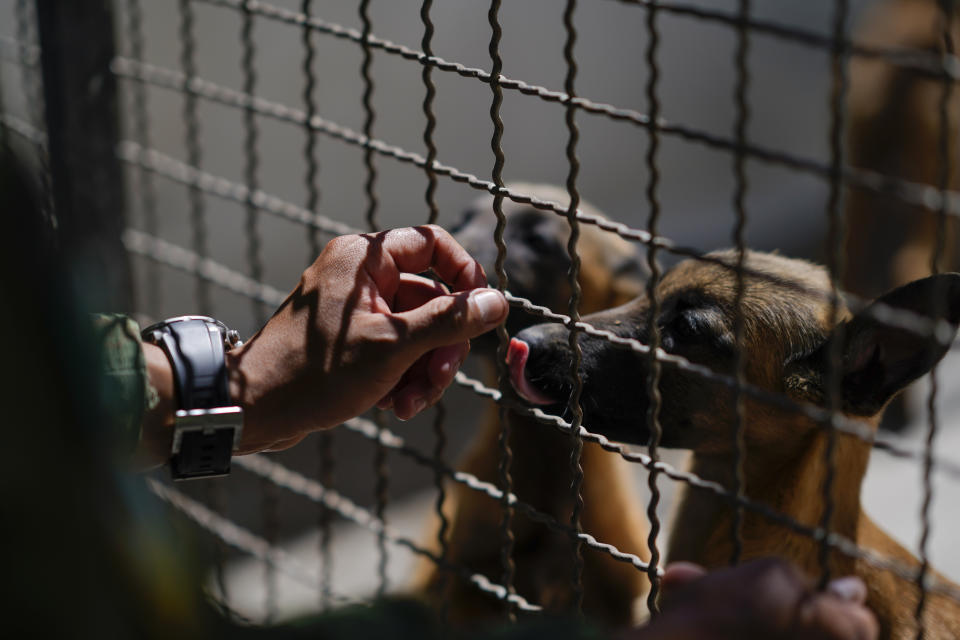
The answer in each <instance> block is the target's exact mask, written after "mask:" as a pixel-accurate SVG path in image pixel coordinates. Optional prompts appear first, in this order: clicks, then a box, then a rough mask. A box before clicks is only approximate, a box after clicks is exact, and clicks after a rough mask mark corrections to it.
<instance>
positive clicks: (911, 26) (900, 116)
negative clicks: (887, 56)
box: [844, 0, 960, 298]
mask: <svg viewBox="0 0 960 640" xmlns="http://www.w3.org/2000/svg"><path fill="white" fill-rule="evenodd" d="M942 13H943V12H942V9H940V8H939V7H938V6H937V2H936V1H935V0H888V1H887V2H882V3H880V4H878V5H876V7H874V8H873V9H872V10H871V11H870V12H869V13H868V14H867V20H866V21H865V22H864V24H863V26H862V28H860V29H859V30H858V33H857V35H856V38H855V41H856V42H858V43H861V44H864V45H868V46H876V47H884V48H893V49H906V50H916V51H921V52H924V53H928V54H931V56H930V57H931V59H934V60H936V56H939V55H940V54H941V53H942V52H943V50H944V42H943V37H942V34H941V30H942V28H943V26H942V24H943V23H942V20H941V16H942ZM951 31H952V32H953V40H954V42H955V43H958V44H960V22H957V21H955V22H954V24H953V25H952V29H951ZM849 73H850V86H849V90H848V93H847V118H848V126H847V149H848V156H849V162H850V164H852V165H853V166H855V167H859V168H863V169H870V170H873V171H877V172H879V173H882V174H884V175H890V176H895V177H898V178H903V179H906V180H911V181H914V182H920V183H923V184H928V185H931V186H939V179H940V171H941V166H940V165H941V159H940V135H941V121H940V101H941V98H942V96H943V88H944V87H943V82H942V80H940V79H939V78H937V77H934V76H932V75H930V74H927V73H924V72H922V71H920V70H916V69H910V68H906V67H904V66H903V65H897V64H892V63H890V62H887V61H885V60H884V59H882V58H876V57H867V56H854V57H853V58H851V62H850V72H849ZM947 112H948V114H949V129H948V141H947V144H948V149H949V154H950V158H949V162H950V165H951V169H952V171H951V172H950V174H949V176H948V181H947V187H948V188H949V189H956V188H957V185H958V184H960V162H957V160H958V158H957V153H956V143H957V124H958V118H957V114H958V113H960V91H957V88H956V87H953V91H952V92H951V99H950V102H949V105H948V107H947ZM846 217H847V227H848V235H847V247H846V254H847V269H846V272H845V276H844V286H845V288H846V289H847V290H848V291H851V292H853V293H856V294H858V295H861V296H864V297H867V298H872V297H875V296H877V295H879V294H880V293H882V292H883V291H886V290H887V289H889V288H892V287H898V286H900V285H903V284H906V283H908V282H912V281H914V280H916V279H918V278H922V277H924V276H928V275H930V273H931V270H930V265H931V261H932V259H933V251H934V247H935V244H936V240H937V213H936V212H935V211H929V210H927V209H925V208H923V207H912V206H910V205H907V204H906V203H904V202H902V201H900V200H898V199H896V198H892V197H890V196H889V195H887V194H882V193H877V192H874V191H866V190H861V189H851V190H850V192H849V193H848V196H847V200H846ZM957 231H958V229H957V225H956V220H955V219H954V218H953V217H952V216H948V218H947V233H946V236H945V237H944V238H943V240H944V247H943V254H942V258H941V262H940V269H941V270H949V269H955V268H957V266H958V265H957V256H956V244H957Z"/></svg>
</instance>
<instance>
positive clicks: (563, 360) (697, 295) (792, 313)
mask: <svg viewBox="0 0 960 640" xmlns="http://www.w3.org/2000/svg"><path fill="white" fill-rule="evenodd" d="M711 257H712V258H715V259H716V260H718V261H720V262H722V263H723V264H717V263H715V262H714V263H711V262H703V261H695V260H688V261H685V262H682V263H680V264H678V265H677V266H676V267H674V268H673V269H671V270H670V271H668V272H667V273H666V274H665V275H664V277H663V279H662V280H661V281H660V283H659V284H658V286H657V291H656V296H657V300H658V301H659V303H660V308H659V312H658V314H657V317H656V325H657V327H658V328H659V332H660V337H661V344H662V348H663V350H664V351H666V352H667V353H670V354H676V355H679V356H682V357H683V358H685V359H686V360H688V361H690V362H692V363H694V364H695V365H702V366H703V367H706V368H708V369H710V370H712V371H714V372H717V373H720V374H723V375H725V376H733V375H734V372H735V364H736V340H735V326H736V325H735V314H736V305H735V301H736V294H737V280H736V275H735V272H734V271H733V269H731V268H730V266H732V265H734V264H735V263H736V254H735V253H734V252H732V251H725V252H718V253H714V254H711ZM746 270H747V273H746V274H745V282H744V284H745V289H744V295H743V300H742V310H743V316H742V318H743V343H742V344H743V351H742V357H743V367H744V378H745V380H746V381H747V382H748V383H750V384H751V385H755V386H757V387H761V388H763V389H767V390H770V391H773V392H777V393H781V394H784V395H787V396H789V397H792V398H794V399H796V400H800V401H806V402H813V403H817V404H820V405H823V404H825V399H824V396H825V394H826V391H825V387H826V384H827V383H826V382H825V380H826V379H827V376H828V371H829V366H830V365H829V361H830V357H829V355H830V346H829V345H830V344H831V342H832V340H840V341H842V343H841V345H840V347H839V349H840V351H841V353H842V358H841V365H840V374H839V375H840V376H841V384H840V389H841V395H842V408H843V411H844V412H845V413H848V414H850V415H855V416H860V417H870V418H876V417H877V416H878V415H879V414H880V412H881V411H882V409H883V407H884V406H885V405H886V403H887V402H888V401H889V400H890V399H891V398H892V397H893V396H894V395H895V394H896V393H897V392H898V391H900V390H901V389H902V388H903V387H904V386H906V385H907V384H909V383H910V382H912V381H913V380H915V379H917V378H918V377H920V376H921V375H923V374H924V373H926V372H927V371H929V369H930V368H931V367H932V366H933V365H934V364H935V363H936V362H937V361H938V360H939V359H940V358H942V357H943V355H944V354H945V353H946V350H947V348H948V344H945V343H944V341H942V340H941V341H936V340H934V339H932V338H931V337H930V336H929V334H927V335H919V334H918V333H917V332H915V331H909V330H905V329H904V328H902V327H901V328H898V327H896V326H891V325H889V324H884V323H882V322H880V320H879V316H880V315H882V311H883V309H881V310H880V311H881V313H879V314H878V313H877V305H876V304H874V305H871V306H870V307H868V308H866V309H864V310H863V311H861V312H860V313H858V314H857V315H855V316H851V315H850V313H849V312H848V311H847V310H846V308H845V307H842V306H841V307H840V308H839V309H838V313H837V314H836V318H837V320H838V324H839V325H840V326H842V330H840V331H838V327H837V326H831V324H830V317H831V312H830V310H831V305H830V283H829V279H828V276H827V272H826V270H825V269H823V268H822V267H819V266H816V265H813V264H811V263H809V262H805V261H801V260H793V259H789V258H784V257H781V256H777V255H770V254H763V253H756V252H749V253H748V254H747V255H746ZM935 296H939V300H940V301H941V302H940V303H939V313H941V314H942V315H943V317H945V318H946V319H947V320H948V321H949V323H951V324H952V329H953V331H952V332H951V335H950V336H948V337H952V336H953V335H954V334H955V333H956V329H957V323H958V322H960V275H958V274H944V275H940V276H933V277H931V278H926V279H923V280H918V281H916V282H913V283H911V284H908V285H906V286H904V287H901V288H899V289H896V290H894V291H892V292H890V293H888V294H887V295H885V296H883V297H882V298H880V299H879V302H882V303H883V304H884V309H888V308H889V307H894V308H899V309H904V310H907V311H910V312H912V313H914V314H920V315H925V316H931V315H932V314H933V313H936V312H937V310H938V305H937V304H935V302H934V300H935V299H936V298H935ZM650 314H651V305H650V301H649V300H648V299H647V297H646V296H645V295H644V296H641V297H638V298H636V299H634V300H633V301H631V302H629V303H627V304H625V305H623V306H620V307H617V308H614V309H609V310H607V311H602V312H599V313H596V314H592V315H589V316H586V317H585V318H584V321H586V322H588V323H589V324H591V325H593V326H595V327H597V328H599V329H604V330H606V331H609V332H611V333H613V334H616V335H618V336H621V337H626V338H634V339H636V340H639V341H640V342H643V343H645V344H646V343H648V341H649V337H650V336H649V321H650ZM942 337H943V336H941V338H942ZM568 340H569V333H568V331H567V330H566V328H565V327H563V326H562V325H558V324H541V325H536V326H533V327H530V328H527V329H526V330H524V331H522V332H521V333H520V334H519V335H518V336H517V338H516V339H515V340H514V341H513V342H512V343H511V346H510V351H509V354H508V361H509V363H510V369H511V378H512V381H513V385H514V387H515V389H516V390H517V391H518V393H519V394H520V395H521V396H523V397H525V398H526V399H527V400H528V401H530V402H531V403H534V404H542V405H553V409H554V410H555V411H557V412H563V411H564V408H563V407H564V406H565V404H566V402H567V399H568V397H569V395H570V392H571V383H570V380H569V372H570V362H571V351H570V347H569V345H568ZM578 341H579V344H580V345H581V347H582V351H583V360H582V364H581V368H580V371H581V374H582V378H583V383H584V390H583V395H582V399H581V406H582V407H583V409H584V425H585V426H586V427H587V428H588V429H590V430H591V431H595V432H599V433H602V434H604V435H606V436H608V437H610V438H612V439H616V440H620V441H623V442H631V443H637V444H645V443H646V442H647V440H648V438H649V432H648V429H647V426H646V425H647V419H646V412H647V408H648V406H649V405H648V399H647V390H646V389H647V376H648V374H649V371H650V361H649V356H648V355H646V354H643V353H638V352H636V351H632V350H629V349H624V348H622V347H618V346H616V345H614V344H613V343H611V342H610V341H608V340H605V339H602V338H595V337H591V336H588V335H586V334H582V333H581V334H580V335H579V338H578ZM660 368H661V374H660V383H659V387H658V388H659V391H660V394H661V397H662V404H661V409H660V414H659V419H660V424H661V425H662V428H663V436H662V440H661V444H662V445H663V446H666V447H678V448H688V449H695V450H697V451H702V452H722V451H726V450H729V448H730V447H731V444H730V441H731V437H730V434H731V430H732V424H733V420H734V415H735V414H734V394H733V391H731V389H730V387H729V386H727V385H725V384H723V383H722V382H718V381H712V380H710V379H708V378H707V377H705V376H703V375H698V374H697V373H695V372H690V371H686V370H683V369H682V368H680V367H677V366H675V365H673V364H671V363H669V362H663V363H661V365H660ZM744 401H745V403H746V416H747V417H746V431H745V434H746V438H747V444H748V446H749V445H751V444H753V445H764V444H771V443H773V442H775V441H785V440H788V439H789V438H791V437H799V436H802V434H804V433H807V432H809V428H810V425H811V423H810V421H809V420H806V421H804V419H803V418H801V417H798V415H797V414H796V413H792V412H787V411H785V410H783V409H777V408H776V407H774V406H771V405H770V404H769V403H764V402H761V401H757V400H755V399H753V398H751V397H750V396H744Z"/></svg>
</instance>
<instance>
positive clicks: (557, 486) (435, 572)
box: [413, 184, 649, 626]
mask: <svg viewBox="0 0 960 640" xmlns="http://www.w3.org/2000/svg"><path fill="white" fill-rule="evenodd" d="M512 186H515V187H516V188H517V190H518V191H521V192H523V193H526V194H530V195H533V196H536V197H539V198H543V199H546V200H553V201H558V202H564V201H566V200H567V194H566V192H564V191H563V190H561V189H559V188H556V187H551V186H546V185H530V184H526V185H512ZM492 204H493V198H492V197H489V196H485V197H482V198H479V199H478V200H476V201H475V202H474V203H473V205H472V206H471V207H470V208H469V209H468V210H467V212H466V213H465V215H464V219H463V221H462V222H461V224H459V225H458V226H457V227H456V228H454V229H453V233H454V236H455V237H456V239H457V240H458V241H459V242H461V243H462V244H463V245H464V247H466V248H467V250H468V251H470V252H471V253H472V254H473V255H474V256H475V257H476V258H477V259H478V260H480V262H481V263H482V264H483V267H484V269H485V270H486V273H487V277H488V279H489V280H490V281H491V284H494V285H495V284H496V282H497V275H496V269H495V264H494V262H495V259H496V256H497V251H496V247H495V245H494V244H493V242H492V241H491V238H492V237H493V230H494V226H495V222H496V216H495V215H494V213H493V210H492ZM581 208H583V209H584V210H587V211H589V212H590V213H597V212H596V211H595V210H594V209H593V208H592V207H590V205H589V204H582V205H581ZM504 214H505V215H506V220H507V226H506V229H505V231H504V237H505V241H506V245H507V247H508V252H507V260H506V263H505V269H506V272H507V275H508V277H509V280H510V283H509V287H510V291H511V292H512V293H514V294H516V295H519V296H521V297H525V298H528V299H531V300H532V301H533V302H534V303H536V304H539V305H541V306H546V307H549V308H551V309H552V310H554V311H556V312H565V311H566V304H567V300H568V299H569V295H570V288H569V283H568V280H567V278H568V276H567V271H568V269H569V265H570V260H569V255H568V253H567V239H568V237H569V233H570V228H569V226H568V224H567V221H566V220H564V219H563V218H562V217H560V216H558V215H556V214H555V213H551V212H544V211H539V210H537V209H535V208H533V207H530V206H525V205H518V204H516V203H511V202H509V201H508V202H505V203H504ZM582 231H583V233H582V235H581V238H580V242H579V249H580V254H581V257H582V264H581V277H580V283H581V285H582V287H583V302H582V305H581V307H582V309H583V311H584V312H591V311H598V310H600V309H604V308H607V307H610V306H614V305H617V304H621V303H623V302H626V301H627V300H629V299H631V298H633V297H635V296H636V295H637V294H639V292H640V291H641V288H642V286H643V275H644V271H643V267H642V264H641V262H640V259H639V256H638V254H637V252H636V249H635V247H634V246H633V245H632V244H631V243H629V242H627V241H625V240H623V239H622V238H620V237H619V236H616V235H614V234H610V233H605V232H602V231H600V230H599V229H597V228H596V227H585V228H584V229H583V230H582ZM535 322H536V317H535V316H531V315H529V314H527V313H524V312H522V311H521V310H519V309H514V310H512V311H511V313H510V317H509V319H508V321H507V325H508V329H509V330H510V332H511V334H512V333H515V332H516V331H518V330H520V329H521V328H523V327H525V326H529V325H531V324H533V323H535ZM496 349H497V343H496V336H495V334H493V333H491V334H488V335H487V336H484V337H482V338H481V339H479V340H477V341H476V342H475V345H474V350H475V351H476V352H477V353H478V354H479V355H481V356H482V358H483V360H484V361H485V364H486V365H487V369H488V371H487V376H486V377H487V379H488V380H489V381H491V382H493V381H495V380H496V366H495V352H496ZM498 414H499V411H498V408H497V407H496V406H495V405H494V406H491V407H490V409H489V411H488V413H487V415H486V416H485V417H484V419H483V422H482V424H481V426H480V427H479V431H478V433H477V435H476V436H475V438H474V440H473V441H472V442H471V444H470V445H469V447H468V449H467V452H466V454H465V455H464V458H463V460H462V461H461V463H460V465H459V469H460V470H461V471H466V472H468V473H471V474H473V475H475V476H477V477H478V478H480V479H481V480H484V481H487V482H491V483H495V484H496V483H498V479H499V474H498V465H499V461H500V448H499V444H498V443H499V437H500V428H501V427H500V420H499V415H498ZM508 416H509V420H510V428H511V434H510V438H509V446H510V448H511V450H512V451H513V460H514V463H513V465H512V467H511V473H512V475H513V492H514V493H515V494H516V495H517V497H518V498H519V499H520V500H523V501H524V502H526V503H527V504H530V505H532V506H533V507H535V508H536V509H537V510H538V511H541V512H542V513H545V514H547V515H548V516H549V517H551V518H553V519H555V520H556V521H558V522H559V523H561V524H563V525H568V523H569V522H570V516H571V511H572V509H573V495H572V491H571V485H572V480H573V475H572V471H571V468H570V454H571V443H570V438H569V436H565V435H563V434H559V433H557V432H555V431H553V430H550V429H548V428H545V427H544V426H543V425H541V424H539V423H537V422H536V421H535V420H533V419H531V418H528V417H525V416H523V415H521V414H518V413H514V412H509V413H508ZM581 460H582V466H583V470H584V474H585V479H584V485H583V498H584V511H583V514H582V518H581V522H582V526H583V529H584V531H586V532H587V533H590V534H592V535H594V536H595V537H596V538H597V539H599V540H600V541H602V542H606V543H610V544H613V545H614V546H615V547H617V548H618V549H620V550H621V551H625V552H629V553H632V554H634V555H638V556H640V557H642V558H643V559H646V558H647V557H648V555H649V554H648V551H647V546H646V535H647V526H646V520H645V517H644V515H643V505H642V502H641V501H640V499H639V497H638V496H637V494H636V491H635V489H634V486H633V485H634V482H633V477H632V476H631V474H630V465H629V464H628V463H626V462H625V461H624V460H623V459H622V458H620V457H619V456H617V455H615V454H611V453H608V452H605V451H603V450H601V449H600V448H599V447H598V446H596V445H594V444H589V443H588V444H586V445H585V446H584V449H583V455H582V458H581ZM444 511H445V512H446V513H447V514H448V518H449V519H450V530H449V535H448V540H449V551H448V556H447V557H448V559H449V560H450V561H452V562H454V563H456V564H458V565H463V566H466V567H469V568H470V569H471V570H474V571H479V572H480V573H483V574H484V575H486V576H487V577H489V578H490V579H494V580H497V579H499V577H500V575H501V571H502V569H501V553H502V545H503V540H502V535H501V533H500V523H501V519H502V517H503V510H502V508H501V505H500V503H499V502H498V501H496V500H494V499H493V498H491V497H489V496H487V495H484V494H480V493H477V492H475V491H472V490H470V489H468V488H466V487H464V486H462V485H459V484H456V485H450V487H449V489H448V499H447V501H446V505H445V509H444ZM436 526H437V525H436V523H435V524H434V525H432V527H433V528H434V530H431V532H430V534H429V538H428V539H429V540H430V541H431V542H433V543H434V544H435V543H436V532H435V527H436ZM512 530H513V534H514V537H515V553H514V555H513V559H514V562H515V563H516V569H517V571H516V589H517V592H518V593H519V594H520V595H522V596H524V597H526V598H528V599H530V600H531V601H533V602H536V603H537V604H540V605H542V606H543V607H545V608H546V609H547V610H549V611H554V612H566V611H569V610H570V609H571V608H572V606H573V603H574V589H573V586H572V576H573V556H572V543H571V540H570V536H569V535H566V534H563V533H559V532H556V531H552V530H550V529H548V528H547V527H546V526H544V525H543V524H541V523H537V522H534V521H532V520H530V519H529V518H528V517H527V516H525V515H524V514H522V513H517V514H516V515H515V517H514V522H513V528H512ZM583 553H584V568H583V586H584V602H583V610H584V612H585V614H586V615H587V616H588V617H590V618H591V619H594V620H597V621H599V622H601V623H604V624H607V625H610V626H624V625H627V624H629V623H631V622H636V621H637V620H638V619H639V618H641V617H642V616H643V596H644V594H645V593H646V592H647V590H648V587H649V584H648V581H647V577H646V576H645V575H644V574H643V573H641V572H640V571H639V570H638V569H636V568H635V567H634V566H632V565H630V564H625V563H623V562H619V561H617V560H615V559H613V558H612V557H611V556H609V555H607V554H605V553H601V552H598V551H595V550H591V549H584V551H583ZM413 588H414V590H415V591H416V592H418V593H419V594H421V595H423V596H424V597H426V598H427V599H428V600H429V601H430V602H432V603H433V604H434V605H435V606H437V607H442V606H443V607H446V609H447V612H448V615H449V619H450V621H451V622H453V623H465V622H468V621H477V620H483V619H496V618H497V616H502V607H501V605H500V603H499V602H498V601H497V600H495V599H494V598H492V597H491V596H489V595H487V594H483V593H480V592H479V591H477V590H476V589H474V588H473V587H472V585H469V584H464V583H462V582H461V581H459V580H456V579H451V578H450V577H449V576H448V575H447V574H446V573H445V572H444V571H443V570H441V569H439V568H437V567H436V566H435V565H433V564H432V563H427V562H424V563H422V565H421V566H420V568H419V570H418V572H417V575H416V577H415V579H414V585H413Z"/></svg>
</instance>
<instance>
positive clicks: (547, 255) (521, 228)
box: [451, 184, 646, 335]
mask: <svg viewBox="0 0 960 640" xmlns="http://www.w3.org/2000/svg"><path fill="white" fill-rule="evenodd" d="M510 188H511V189H512V190H514V191H516V192H518V193H523V194H526V195H530V196H535V197H538V198H540V199H543V200H551V201H554V202H559V203H566V202H569V198H568V196H567V193H566V191H564V190H563V189H560V188H559V187H554V186H550V185H542V184H511V185H510ZM580 209H581V210H582V211H584V212H587V213H590V214H593V215H597V216H601V217H602V214H600V213H599V212H598V211H597V210H596V209H595V208H594V207H592V206H591V205H590V204H588V203H584V202H582V203H581V204H580ZM503 213H504V215H505V217H506V220H507V225H506V228H505V229H504V233H503V239H504V242H505V243H506V246H507V256H506V261H505V263H504V270H505V271H506V273H507V278H508V280H509V285H508V288H509V290H510V292H511V293H513V294H514V295H517V296H520V297H523V298H527V299H528V300H531V301H533V303H534V304H538V305H540V306H544V307H548V308H550V309H551V310H553V311H556V312H560V313H565V312H566V311H567V300H568V299H569V298H570V283H569V279H568V276H567V272H568V270H569V269H570V256H569V254H568V252H567V241H568V239H569V237H570V226H569V225H568V223H567V220H566V218H564V217H563V216H561V215H557V214H556V213H554V212H552V211H543V210H540V209H536V208H534V207H532V206H529V205H523V204H518V203H516V202H512V201H511V200H504V201H503ZM496 224H497V218H496V215H495V214H494V212H493V196H490V195H486V196H481V197H479V198H477V199H476V200H475V201H474V202H473V203H472V204H471V205H470V206H469V207H468V208H467V210H466V211H465V212H464V214H463V217H462V219H461V221H460V222H459V223H458V224H457V225H455V226H454V227H453V229H451V233H452V234H453V236H454V238H456V240H457V242H459V243H460V244H461V245H463V247H464V248H465V249H466V250H467V251H468V252H469V253H470V254H471V255H472V256H473V257H474V258H476V259H477V261H479V262H480V264H481V265H483V268H484V270H485V271H486V273H487V278H488V280H489V281H490V284H491V285H493V286H496V284H497V274H496V269H495V262H496V259H497V247H496V245H495V244H494V242H493V232H494V229H495V227H496ZM577 250H578V253H579V254H580V259H581V265H580V286H581V288H582V290H583V296H582V299H581V304H580V310H581V312H582V313H590V312H593V311H599V310H600V309H606V308H609V307H612V306H616V305H619V304H623V303H624V302H627V301H628V300H630V299H632V298H634V297H635V296H637V295H638V294H639V293H640V292H641V291H642V290H643V283H644V280H645V274H646V270H645V268H644V266H643V261H642V259H641V256H639V254H638V252H637V250H636V247H635V245H634V244H633V243H631V242H628V241H626V240H624V239H623V238H620V237H619V236H617V235H616V234H612V233H606V232H603V231H601V230H600V229H598V228H597V227H595V226H593V225H586V224H584V225H581V226H580V240H579V242H578V244H577ZM536 322H538V320H537V318H536V316H533V315H530V314H527V313H523V312H522V311H520V310H518V309H513V310H511V312H510V317H509V319H508V320H507V330H508V331H509V332H510V334H511V335H513V334H515V333H516V332H518V331H520V330H521V329H523V328H524V327H528V326H530V325H532V324H535V323H536Z"/></svg>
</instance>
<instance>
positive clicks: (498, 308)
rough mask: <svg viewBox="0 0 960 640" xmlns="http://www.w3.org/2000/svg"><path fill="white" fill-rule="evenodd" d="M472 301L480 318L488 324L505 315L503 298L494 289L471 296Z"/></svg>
mask: <svg viewBox="0 0 960 640" xmlns="http://www.w3.org/2000/svg"><path fill="white" fill-rule="evenodd" d="M470 300H471V301H472V302H473V304H474V305H476V309H477V311H479V312H480V317H481V318H483V321H484V322H486V323H490V322H494V321H496V320H499V319H500V316H502V315H503V302H504V301H503V296H502V295H501V294H500V292H499V291H494V290H493V289H481V290H480V291H478V292H475V293H473V294H471V295H470Z"/></svg>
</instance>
